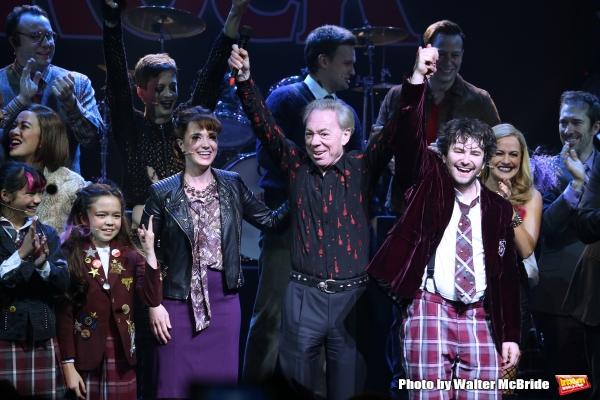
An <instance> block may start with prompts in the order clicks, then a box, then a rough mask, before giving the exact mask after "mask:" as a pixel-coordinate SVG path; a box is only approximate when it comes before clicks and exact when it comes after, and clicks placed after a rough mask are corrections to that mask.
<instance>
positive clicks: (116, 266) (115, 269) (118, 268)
mask: <svg viewBox="0 0 600 400" xmlns="http://www.w3.org/2000/svg"><path fill="white" fill-rule="evenodd" d="M123 271H125V268H123V266H122V265H121V263H120V262H118V261H117V260H115V259H113V260H112V265H111V266H110V272H111V273H115V274H119V275H121V272H123Z"/></svg>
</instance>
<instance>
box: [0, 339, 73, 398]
mask: <svg viewBox="0 0 600 400" xmlns="http://www.w3.org/2000/svg"><path fill="white" fill-rule="evenodd" d="M57 352H58V346H57V345H56V343H55V342H54V340H53V339H47V340H33V335H32V334H31V333H29V334H28V335H27V340H20V341H9V340H0V380H4V379H7V380H8V381H9V382H10V383H12V385H13V386H14V387H15V389H16V390H17V392H18V393H19V394H20V395H23V396H34V395H35V396H41V397H45V398H48V399H62V398H64V393H65V384H64V379H63V375H62V369H61V368H60V364H59V362H58V357H57Z"/></svg>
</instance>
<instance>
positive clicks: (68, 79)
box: [52, 73, 76, 109]
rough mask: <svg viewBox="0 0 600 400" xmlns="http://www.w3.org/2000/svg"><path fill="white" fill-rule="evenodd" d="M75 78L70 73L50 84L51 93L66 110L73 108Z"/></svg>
mask: <svg viewBox="0 0 600 400" xmlns="http://www.w3.org/2000/svg"><path fill="white" fill-rule="evenodd" d="M74 92H75V78H73V75H71V74H70V73H69V74H67V75H63V76H59V77H57V78H56V79H55V80H54V82H52V93H54V95H55V96H56V98H58V99H59V100H60V101H61V102H62V103H63V104H64V105H65V106H66V107H67V108H68V109H72V108H73V107H75V101H76V99H75V96H74V95H73V93H74Z"/></svg>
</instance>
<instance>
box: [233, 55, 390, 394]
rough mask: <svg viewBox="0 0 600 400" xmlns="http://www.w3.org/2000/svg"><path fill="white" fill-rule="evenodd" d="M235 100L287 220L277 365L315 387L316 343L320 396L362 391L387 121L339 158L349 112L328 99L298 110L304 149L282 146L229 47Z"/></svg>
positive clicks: (244, 63) (244, 65)
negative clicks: (275, 179)
mask: <svg viewBox="0 0 600 400" xmlns="http://www.w3.org/2000/svg"><path fill="white" fill-rule="evenodd" d="M229 63H230V65H231V66H233V67H235V68H238V69H239V70H240V74H239V75H238V78H237V80H238V83H237V86H238V95H239V97H240V99H241V101H242V106H243V107H244V111H245V112H246V114H247V116H248V118H249V119H250V121H252V128H253V130H254V132H255V134H256V135H257V137H258V139H259V140H260V141H261V143H262V145H263V147H264V149H265V151H266V153H267V154H268V155H269V157H270V158H271V160H272V161H273V163H274V164H275V165H279V166H280V169H281V172H282V174H283V176H284V178H285V181H286V185H287V190H288V194H289V199H290V207H291V217H292V248H291V252H292V253H291V260H292V268H293V271H292V273H291V276H290V283H289V284H288V287H287V290H286V294H285V298H284V302H283V307H282V321H281V331H280V336H279V358H278V361H279V366H280V369H281V372H282V373H283V374H284V376H286V378H288V379H292V378H294V379H295V380H296V381H298V382H299V383H300V384H301V385H304V386H306V387H308V388H309V389H311V390H313V389H314V381H315V375H316V368H317V365H318V360H319V353H320V350H321V346H322V345H323V344H325V350H326V352H325V353H326V357H327V398H328V399H330V400H335V399H340V400H341V399H347V398H348V397H350V396H352V395H353V394H355V393H360V392H361V391H362V389H363V386H364V381H365V376H366V365H365V355H366V352H367V348H368V326H369V324H368V323H367V322H366V320H365V318H367V317H368V315H369V311H370V310H369V308H368V307H369V305H370V300H369V298H368V294H367V292H366V284H367V282H368V277H367V275H366V274H365V269H366V267H367V265H368V263H369V227H368V220H367V210H368V200H369V198H370V197H371V195H372V184H373V183H375V182H376V181H377V179H378V177H379V174H380V173H381V172H382V171H383V170H384V169H385V168H386V166H387V163H388V162H389V161H390V159H391V157H392V148H391V138H392V127H393V124H388V127H386V128H384V129H383V130H382V132H381V133H380V134H379V135H378V136H377V137H375V138H374V139H373V140H371V142H370V143H369V145H368V147H367V149H366V150H365V151H351V152H349V153H344V149H343V146H344V145H345V144H346V143H347V142H348V140H349V139H350V136H351V135H352V131H353V130H354V115H353V113H352V111H351V109H350V108H349V107H347V106H346V105H344V104H342V103H341V102H339V101H336V100H329V99H320V100H316V101H314V102H312V103H310V104H309V105H308V106H307V107H306V108H305V110H304V124H305V127H306V129H305V144H306V151H303V150H302V149H300V148H299V147H297V146H296V145H295V144H293V143H291V142H288V141H287V140H286V138H285V135H284V133H283V132H282V131H281V130H280V128H279V127H278V126H277V125H276V123H275V121H274V119H273V116H272V115H271V113H270V111H269V110H268V108H267V107H266V105H265V102H264V99H263V98H262V96H261V95H260V93H259V92H258V91H257V90H256V88H255V86H254V82H253V81H252V79H249V78H250V72H249V68H250V64H249V61H248V53H247V52H246V51H245V50H243V49H238V48H237V46H234V51H233V52H232V56H231V58H230V61H229Z"/></svg>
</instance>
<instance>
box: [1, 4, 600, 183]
mask: <svg viewBox="0 0 600 400" xmlns="http://www.w3.org/2000/svg"><path fill="white" fill-rule="evenodd" d="M22 3H29V4H38V5H40V6H41V7H43V8H45V9H46V10H50V9H52V10H58V11H55V13H54V14H52V13H51V20H52V21H51V22H52V24H53V27H54V29H55V30H58V28H61V29H62V31H59V32H60V33H62V34H63V35H62V36H63V37H62V38H61V39H59V41H58V42H57V44H56V55H55V57H54V60H53V63H54V64H56V65H58V66H61V67H63V68H67V69H71V70H76V71H79V72H82V73H84V74H86V75H88V76H89V77H90V79H91V80H92V82H93V85H94V89H95V90H96V98H97V100H101V99H102V98H103V96H104V93H103V90H102V87H103V85H104V80H105V75H104V72H103V71H101V70H100V69H98V68H97V66H96V65H97V64H103V63H104V60H103V55H102V42H101V36H100V32H101V25H100V23H99V21H100V19H99V17H98V16H99V13H97V14H96V16H95V17H94V18H91V17H90V15H92V16H93V14H92V13H90V12H89V11H88V12H87V13H82V12H81V8H80V7H85V8H86V9H89V7H90V5H91V7H92V8H93V10H94V12H97V11H99V2H98V0H37V1H29V2H27V1H22V0H21V1H15V0H2V1H1V2H0V20H1V22H0V29H1V30H2V31H3V29H4V17H3V15H6V13H7V12H9V11H10V10H11V9H12V7H14V6H15V5H18V4H22ZM74 4H77V5H78V6H77V7H79V8H77V7H75V6H73V5H74ZM128 4H130V5H139V4H145V5H173V4H174V5H175V7H178V6H179V7H181V8H186V7H187V8H188V9H193V8H194V7H195V8H196V9H197V8H199V6H198V5H199V4H202V9H201V10H199V11H200V12H199V14H201V17H202V18H203V19H204V21H205V22H206V24H207V29H206V31H205V32H203V33H202V34H201V35H198V36H194V37H191V38H185V39H176V40H169V41H167V42H166V43H165V49H166V51H167V52H168V53H169V54H170V55H171V56H172V57H173V58H174V59H175V60H176V61H177V65H178V67H179V70H180V73H179V93H180V94H179V96H180V99H183V100H185V99H186V98H187V96H188V95H189V87H190V85H191V84H192V81H193V79H194V77H195V73H196V71H197V70H198V69H199V68H200V67H201V66H202V65H203V64H204V62H205V61H206V55H207V53H208V51H209V48H210V46H211V45H212V42H213V40H214V38H215V36H216V35H217V33H218V31H219V29H220V28H221V27H222V23H223V22H222V21H223V19H224V17H226V13H227V10H228V9H229V4H230V3H229V1H227V0H212V1H210V0H209V1H201V0H180V1H176V0H152V1H151V0H148V1H145V2H140V0H130V1H129V2H128ZM251 6H252V8H253V10H254V11H255V12H259V13H263V14H267V15H268V14H269V13H271V14H277V13H278V12H281V11H282V10H285V9H286V7H295V9H296V10H297V11H298V14H297V16H296V18H295V20H294V21H295V25H294V28H293V30H295V32H296V33H297V35H293V37H292V38H291V39H287V40H286V39H276V40H271V42H269V39H268V38H269V34H270V32H273V34H274V35H277V32H278V31H281V26H280V25H278V24H289V20H288V19H285V18H284V17H276V16H274V17H271V18H267V19H266V20H265V23H261V24H260V26H259V27H256V26H255V27H254V29H255V32H258V35H260V36H262V39H261V40H254V41H251V42H250V44H249V45H248V50H249V51H250V53H251V60H252V74H253V77H254V79H255V81H256V82H257V84H258V85H259V86H260V88H261V89H262V91H263V93H266V92H267V91H268V88H269V86H270V85H272V84H274V83H276V82H277V81H279V80H280V79H283V78H285V77H288V76H291V75H298V74H299V73H300V69H301V68H302V67H304V59H303V42H302V40H303V38H304V37H305V36H306V33H307V32H308V31H310V30H311V29H313V28H314V26H306V25H307V23H306V22H305V20H304V18H303V17H302V15H303V14H308V15H309V17H308V20H309V22H310V23H312V24H313V25H314V24H315V23H318V24H319V25H320V24H322V23H333V24H342V25H343V26H345V27H347V28H354V27H359V26H362V25H363V18H364V17H363V15H364V13H363V11H365V12H366V14H368V17H369V22H370V23H371V24H372V25H374V26H399V27H407V28H408V29H409V30H410V31H411V33H413V34H414V36H413V37H412V40H411V39H410V38H409V42H411V43H402V44H400V45H390V46H385V48H384V47H376V49H375V57H374V60H375V63H374V77H375V82H378V81H379V80H380V74H379V72H380V71H381V68H382V58H383V52H384V50H385V66H386V67H387V68H388V69H389V70H390V72H391V74H392V77H390V78H387V79H386V80H387V81H390V82H396V83H399V82H401V77H402V75H403V74H404V73H405V72H407V71H408V70H410V69H411V68H412V66H413V63H414V55H415V51H416V42H417V40H416V37H419V38H420V36H421V34H422V33H423V31H424V30H425V29H426V27H427V26H428V25H430V24H431V23H433V22H435V21H438V20H441V19H449V20H452V21H454V22H456V23H458V24H459V25H460V26H461V27H462V28H463V30H464V32H465V35H466V40H465V55H464V61H463V64H462V68H461V71H460V73H461V75H462V76H463V77H464V78H465V79H466V80H467V81H468V82H470V83H472V84H474V85H475V86H478V87H481V88H483V89H486V90H487V91H488V92H489V93H490V94H491V96H492V98H493V100H494V102H495V103H496V106H497V108H498V111H499V114H500V118H501V119H502V121H503V122H510V123H512V124H513V125H515V126H516V127H517V128H519V129H521V130H522V131H523V132H524V133H525V134H526V137H527V140H528V143H529V147H530V148H535V147H537V146H538V145H540V144H546V145H548V147H549V150H551V151H555V150H558V148H559V146H560V142H559V137H558V130H557V122H558V105H559V97H560V94H561V93H562V92H563V91H565V90H577V89H581V88H582V85H584V84H585V83H586V82H587V83H588V84H589V83H590V82H591V81H593V80H595V81H596V82H597V81H598V77H597V74H598V72H599V71H600V6H599V5H598V3H597V2H594V1H591V0H588V1H585V0H552V1H542V0H506V1H502V2H500V1H485V0H465V1H448V0H431V1H428V2H422V1H414V0H411V1H408V0H362V1H361V0H348V1H346V2H344V1H341V0H319V1H315V0H254V1H253V2H252V3H251ZM72 7H74V8H76V9H74V10H73V11H72V12H71V11H69V10H70V9H71V8H72ZM331 7H337V10H339V11H337V10H336V9H333V10H332V8H331ZM216 9H218V10H220V12H221V15H217V12H216V11H215V10H216ZM65 10H67V12H65ZM399 10H403V11H404V16H405V17H406V20H405V21H402V20H399V18H398V16H399V15H400V13H399ZM88 14H89V15H88ZM248 19H250V17H246V16H245V18H244V20H242V24H244V23H249V22H248ZM253 21H255V20H253ZM308 25H310V24H308ZM317 26H318V25H317ZM78 28H79V29H80V30H81V32H82V34H84V35H85V34H87V33H89V32H90V31H92V32H95V33H96V34H93V35H87V37H88V38H87V39H86V38H77V39H75V38H72V37H73V36H77V33H78ZM65 30H66V31H68V32H66V34H65ZM79 36H81V35H79ZM125 44H126V48H127V54H128V61H129V65H130V68H131V69H132V68H133V66H134V64H135V62H136V61H137V60H138V59H139V58H140V57H141V56H143V55H145V54H147V53H153V52H158V51H159V50H160V47H159V44H158V42H156V41H155V40H149V39H144V38H140V37H138V36H135V35H133V34H132V33H130V32H126V33H125ZM363 51H364V50H363V49H357V51H356V58H357V63H356V73H357V75H361V76H364V75H367V74H368V63H367V57H366V56H365V55H364V54H363ZM13 60H14V58H13V52H12V49H11V47H10V46H9V44H8V41H7V40H6V37H0V65H2V66H3V65H7V64H9V63H11V62H13ZM595 74H596V75H595ZM597 86H598V83H596V87H597ZM338 94H339V95H340V97H342V98H343V99H345V100H346V101H348V102H349V103H350V104H351V105H352V106H353V107H354V108H355V109H356V111H357V112H358V114H359V115H361V116H362V95H361V94H360V93H357V92H352V91H345V92H340V93H338ZM384 95H385V92H381V93H380V94H379V95H378V96H376V98H375V103H376V106H375V108H376V110H375V112H376V113H377V111H378V104H379V102H380V101H381V100H382V99H383V96H384ZM136 106H137V107H139V108H140V109H142V104H141V103H136ZM375 115H376V114H375ZM370 123H371V121H368V122H367V124H370ZM109 151H110V149H109ZM82 162H83V163H90V164H91V165H98V170H99V168H100V167H99V165H100V157H99V155H98V154H97V150H95V151H92V152H91V153H88V156H87V158H86V159H85V160H84V161H82ZM109 164H110V166H109V178H113V179H114V180H116V181H117V182H120V178H119V172H118V170H119V167H118V157H116V153H115V152H114V149H113V153H112V154H109ZM86 178H90V177H86Z"/></svg>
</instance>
